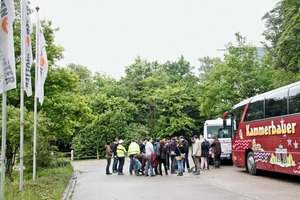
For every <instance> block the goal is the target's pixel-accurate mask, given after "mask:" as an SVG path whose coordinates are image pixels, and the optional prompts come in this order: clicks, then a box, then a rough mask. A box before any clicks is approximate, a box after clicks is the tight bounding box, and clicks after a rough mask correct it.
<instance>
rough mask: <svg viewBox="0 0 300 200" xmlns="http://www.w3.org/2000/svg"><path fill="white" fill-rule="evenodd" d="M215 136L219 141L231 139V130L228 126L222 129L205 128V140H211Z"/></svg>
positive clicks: (219, 127) (217, 127) (216, 127)
mask: <svg viewBox="0 0 300 200" xmlns="http://www.w3.org/2000/svg"><path fill="white" fill-rule="evenodd" d="M213 135H215V136H217V137H218V138H219V139H221V138H231V129H230V127H229V126H227V127H225V128H223V126H207V139H211V138H212V136H213Z"/></svg>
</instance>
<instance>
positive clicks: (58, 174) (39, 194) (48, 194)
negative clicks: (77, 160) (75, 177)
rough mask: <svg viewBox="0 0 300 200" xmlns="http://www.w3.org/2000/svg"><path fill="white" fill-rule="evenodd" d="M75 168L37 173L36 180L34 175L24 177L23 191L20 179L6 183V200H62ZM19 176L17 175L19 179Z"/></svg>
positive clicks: (65, 167)
mask: <svg viewBox="0 0 300 200" xmlns="http://www.w3.org/2000/svg"><path fill="white" fill-rule="evenodd" d="M72 173H73V168H72V166H71V165H70V164H69V165H67V166H64V167H58V168H52V169H44V170H41V171H38V172H37V176H36V180H35V181H33V180H32V173H27V174H25V175H24V177H25V178H24V186H23V190H22V191H19V184H20V182H19V178H15V180H14V181H10V180H6V182H5V193H4V197H5V200H50V199H51V200H56V199H61V198H62V195H63V192H64V191H65V189H66V188H67V186H68V184H69V180H70V178H71V176H72ZM18 175H19V174H15V176H16V177H18Z"/></svg>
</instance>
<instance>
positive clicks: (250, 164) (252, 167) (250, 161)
mask: <svg viewBox="0 0 300 200" xmlns="http://www.w3.org/2000/svg"><path fill="white" fill-rule="evenodd" d="M247 170H248V172H249V174H251V175H256V174H257V169H256V163H255V159H254V153H253V152H252V151H250V152H249V153H248V154H247Z"/></svg>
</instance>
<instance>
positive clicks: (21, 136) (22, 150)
mask: <svg viewBox="0 0 300 200" xmlns="http://www.w3.org/2000/svg"><path fill="white" fill-rule="evenodd" d="M24 1H25V0H21V2H20V3H21V91H20V185H19V190H20V191H21V190H22V189H23V177H24V168H23V157H24V77H25V74H24V72H25V63H26V56H25V37H24V34H25V33H26V32H25V26H24V25H26V22H25V14H26V12H25V11H24V9H26V8H25V5H24Z"/></svg>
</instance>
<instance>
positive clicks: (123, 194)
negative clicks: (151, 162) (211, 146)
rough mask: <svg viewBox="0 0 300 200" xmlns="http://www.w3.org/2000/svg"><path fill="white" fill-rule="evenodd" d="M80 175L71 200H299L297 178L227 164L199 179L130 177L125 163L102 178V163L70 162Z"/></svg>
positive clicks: (205, 172)
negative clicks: (121, 173)
mask: <svg viewBox="0 0 300 200" xmlns="http://www.w3.org/2000/svg"><path fill="white" fill-rule="evenodd" d="M72 165H73V166H74V169H75V170H78V171H79V172H80V173H79V175H78V178H77V182H76V186H75V189H74V193H73V196H72V199H73V200H153V199H155V200H161V199H169V200H177V199H178V200H199V199H206V200H210V199H214V200H219V199H223V200H227V199H228V200H229V199H230V200H252V199H256V200H296V199H300V177H292V176H286V175H282V174H277V173H263V175H261V176H252V175H249V174H248V173H247V172H246V171H245V169H243V168H237V167H233V166H230V165H227V166H221V168H220V169H213V167H211V169H210V170H208V171H203V172H202V173H201V175H200V176H195V175H193V174H190V173H187V172H185V173H184V175H183V176H181V177H178V176H176V174H175V175H174V174H170V175H168V176H165V175H163V176H155V177H144V176H139V177H137V176H135V175H132V176H130V175H129V173H128V166H129V162H128V159H126V161H125V166H124V167H125V168H124V173H125V175H124V176H119V175H117V174H113V175H110V176H108V175H106V174H105V166H106V160H88V161H77V162H73V163H72Z"/></svg>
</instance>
